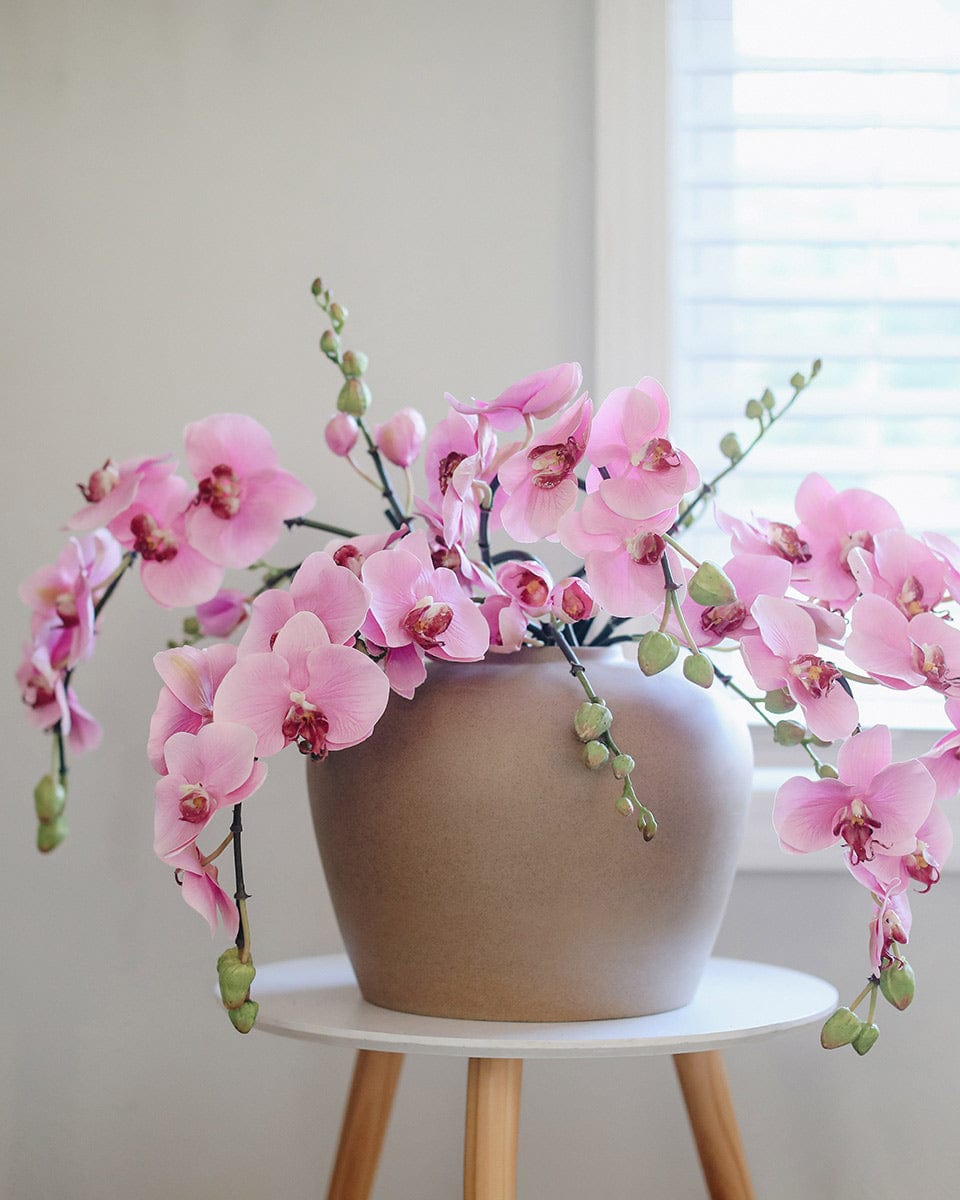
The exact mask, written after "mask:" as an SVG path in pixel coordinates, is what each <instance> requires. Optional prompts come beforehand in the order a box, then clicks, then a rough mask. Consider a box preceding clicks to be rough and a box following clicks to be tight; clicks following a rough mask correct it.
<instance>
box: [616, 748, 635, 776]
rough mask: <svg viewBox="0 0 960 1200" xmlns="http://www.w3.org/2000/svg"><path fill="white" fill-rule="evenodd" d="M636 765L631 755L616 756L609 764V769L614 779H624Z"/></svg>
mask: <svg viewBox="0 0 960 1200" xmlns="http://www.w3.org/2000/svg"><path fill="white" fill-rule="evenodd" d="M636 765H637V764H636V763H635V762H634V761H633V756H632V755H630V754H618V755H617V756H616V757H615V758H614V759H613V761H612V762H611V763H610V769H611V770H612V771H613V774H614V777H615V778H616V779H626V777H627V776H628V775H629V774H630V772H631V771H632V770H634V768H635V767H636Z"/></svg>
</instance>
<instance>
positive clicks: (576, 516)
mask: <svg viewBox="0 0 960 1200" xmlns="http://www.w3.org/2000/svg"><path fill="white" fill-rule="evenodd" d="M675 515H676V512H675V510H673V509H671V510H669V511H667V512H663V513H658V514H656V515H655V516H653V517H650V518H647V519H646V520H639V519H631V518H629V517H622V516H620V515H619V514H617V513H615V512H613V511H612V510H611V509H609V508H608V507H607V505H606V504H605V503H604V502H603V499H602V497H601V495H600V494H599V493H597V492H594V493H593V494H592V495H590V496H587V498H586V500H585V501H584V503H583V506H582V507H581V508H579V509H574V510H573V511H572V512H569V513H567V515H566V516H565V517H564V518H563V520H562V521H561V522H560V529H559V533H560V541H561V543H562V544H563V546H564V547H565V548H566V549H567V550H569V551H570V552H571V553H572V554H576V555H577V556H578V557H580V558H582V559H583V564H584V568H585V570H586V576H587V582H588V583H589V585H590V590H591V592H592V593H593V595H594V598H595V599H596V601H597V603H598V604H599V605H600V606H601V608H603V609H605V610H606V611H607V612H608V613H609V614H610V615H611V616H613V617H644V616H648V615H649V614H650V613H652V612H654V611H655V610H656V609H657V608H658V607H660V606H662V605H663V598H664V591H663V589H664V575H663V566H662V564H661V561H660V560H661V559H662V558H663V555H664V553H667V554H668V562H669V563H670V566H671V570H672V572H673V578H674V579H675V581H676V582H677V583H681V581H682V578H683V573H682V571H681V568H680V560H679V558H678V557H677V556H676V555H675V554H674V552H673V551H672V550H670V551H667V550H666V543H665V542H664V540H663V538H662V536H661V534H663V533H664V532H666V530H667V529H669V528H670V526H671V524H672V523H673V519H674V517H675Z"/></svg>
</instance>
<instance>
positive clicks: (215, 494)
mask: <svg viewBox="0 0 960 1200" xmlns="http://www.w3.org/2000/svg"><path fill="white" fill-rule="evenodd" d="M196 503H197V504H209V505H210V511H211V512H212V513H213V515H214V516H215V517H219V518H220V519H221V521H229V520H230V518H231V517H235V516H236V515H237V512H238V510H239V508H240V480H239V479H238V478H237V477H236V475H235V474H234V471H233V467H229V466H227V464H226V463H219V464H218V465H217V466H215V467H214V468H213V470H212V471H211V472H210V474H209V475H208V476H207V477H206V479H201V480H200V483H199V484H198V486H197V499H196Z"/></svg>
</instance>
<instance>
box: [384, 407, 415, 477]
mask: <svg viewBox="0 0 960 1200" xmlns="http://www.w3.org/2000/svg"><path fill="white" fill-rule="evenodd" d="M426 436H427V423H426V421H425V420H424V419H423V415H422V414H421V413H419V412H418V411H417V410H416V409H415V408H401V409H398V410H397V412H395V413H394V414H393V416H392V417H391V418H390V420H389V421H385V422H384V424H382V425H378V426H377V427H376V429H375V430H374V433H373V440H374V442H375V443H376V446H377V449H378V450H379V451H380V453H381V454H382V455H383V456H384V458H386V459H387V460H388V461H389V462H392V463H393V465H394V466H396V467H409V466H411V464H413V463H414V462H416V460H417V456H418V455H419V453H420V449H421V447H422V446H423V439H424V438H425V437H426Z"/></svg>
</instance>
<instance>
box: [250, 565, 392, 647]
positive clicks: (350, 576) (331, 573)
mask: <svg viewBox="0 0 960 1200" xmlns="http://www.w3.org/2000/svg"><path fill="white" fill-rule="evenodd" d="M369 607H370V593H369V591H368V590H367V588H366V587H364V585H363V584H362V583H361V582H360V580H359V579H358V578H357V576H356V575H354V573H353V571H351V570H350V568H349V567H341V566H338V565H337V563H336V562H335V560H334V559H333V558H332V557H331V556H330V555H329V554H325V553H324V552H323V551H322V550H317V551H315V552H314V553H313V554H310V555H308V556H307V557H306V558H305V559H304V561H303V563H302V564H301V567H300V569H299V571H297V573H296V575H294V577H293V579H292V581H291V583H290V589H289V591H284V590H283V589H281V588H270V589H269V590H268V591H266V592H262V593H261V594H260V595H259V596H257V598H256V599H255V600H254V602H253V606H252V609H251V613H250V624H249V626H248V628H247V630H246V632H245V633H244V635H243V637H242V639H241V641H240V646H239V653H240V654H241V655H245V654H254V653H263V652H265V651H268V650H270V649H272V647H273V641H274V639H275V638H276V636H277V634H278V633H279V631H280V630H281V629H282V628H283V626H284V625H285V624H286V623H287V621H289V620H290V618H291V617H292V616H293V614H294V613H297V612H312V613H315V614H316V615H317V616H318V617H319V618H320V620H321V621H322V622H323V625H324V628H325V629H326V631H327V633H328V635H329V637H330V641H331V642H337V643H339V644H340V645H343V644H344V643H346V642H348V641H349V640H350V639H351V638H352V637H353V636H354V634H355V633H356V632H357V630H358V629H359V628H360V626H361V625H362V624H363V621H364V618H365V617H366V615H367V610H368V608H369Z"/></svg>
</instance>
